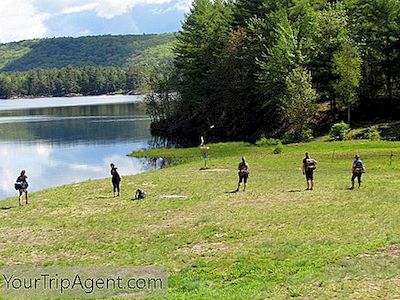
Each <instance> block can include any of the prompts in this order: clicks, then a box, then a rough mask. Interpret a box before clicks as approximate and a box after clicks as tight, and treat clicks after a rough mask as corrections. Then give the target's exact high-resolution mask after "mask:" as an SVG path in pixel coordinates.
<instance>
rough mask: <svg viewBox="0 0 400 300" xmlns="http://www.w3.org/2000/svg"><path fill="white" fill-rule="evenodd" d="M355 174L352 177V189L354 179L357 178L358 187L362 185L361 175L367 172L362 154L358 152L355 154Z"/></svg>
mask: <svg viewBox="0 0 400 300" xmlns="http://www.w3.org/2000/svg"><path fill="white" fill-rule="evenodd" d="M352 173H353V176H352V177H351V187H350V190H354V181H355V179H356V178H357V181H358V188H360V187H361V176H362V174H363V173H365V168H364V164H363V162H362V161H361V159H360V155H358V154H356V155H355V156H354V162H353V168H352Z"/></svg>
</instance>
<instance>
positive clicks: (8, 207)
mask: <svg viewBox="0 0 400 300" xmlns="http://www.w3.org/2000/svg"><path fill="white" fill-rule="evenodd" d="M12 208H15V207H14V206H7V207H0V209H1V210H10V209H12Z"/></svg>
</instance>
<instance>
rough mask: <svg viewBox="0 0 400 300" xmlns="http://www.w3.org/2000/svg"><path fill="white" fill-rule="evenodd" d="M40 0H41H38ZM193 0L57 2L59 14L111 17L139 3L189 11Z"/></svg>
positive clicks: (83, 0)
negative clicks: (93, 14)
mask: <svg viewBox="0 0 400 300" xmlns="http://www.w3.org/2000/svg"><path fill="white" fill-rule="evenodd" d="M36 1H38V2H39V1H40V0H36ZM191 2H192V0H98V1H93V0H86V1H85V0H82V1H75V0H61V1H58V2H57V5H58V9H59V11H58V12H57V14H71V13H79V12H83V11H94V12H95V13H96V15H97V16H98V17H101V18H105V19H111V18H113V17H116V16H119V15H122V14H125V13H127V12H129V11H130V10H131V9H132V8H133V7H134V6H136V5H139V4H148V5H150V4H153V5H154V4H155V5H157V4H168V3H171V6H170V7H169V8H167V10H168V11H171V10H183V11H188V9H189V7H190V4H191Z"/></svg>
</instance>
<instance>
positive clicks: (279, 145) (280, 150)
mask: <svg viewBox="0 0 400 300" xmlns="http://www.w3.org/2000/svg"><path fill="white" fill-rule="evenodd" d="M282 152H283V145H282V143H281V142H279V144H278V145H277V146H276V147H275V149H274V151H273V152H272V153H273V154H281V153H282Z"/></svg>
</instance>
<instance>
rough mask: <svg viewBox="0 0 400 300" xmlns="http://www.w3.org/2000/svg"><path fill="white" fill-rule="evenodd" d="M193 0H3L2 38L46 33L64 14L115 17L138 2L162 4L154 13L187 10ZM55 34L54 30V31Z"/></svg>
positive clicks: (15, 39)
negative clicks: (92, 13) (90, 14)
mask: <svg viewBox="0 0 400 300" xmlns="http://www.w3.org/2000/svg"><path fill="white" fill-rule="evenodd" d="M191 2H192V0H0V11H1V15H0V42H9V41H17V40H23V39H33V38H40V37H45V36H47V34H48V32H49V31H50V30H49V29H48V28H46V24H50V23H49V22H50V21H51V22H53V23H54V22H56V21H57V17H59V16H61V15H68V14H77V13H81V12H94V13H95V14H96V16H97V17H100V18H104V19H112V18H114V17H117V16H120V15H123V14H125V13H128V12H130V11H131V10H132V9H134V7H135V6H137V5H152V6H154V5H162V8H161V9H155V10H154V11H153V12H154V13H167V12H170V11H185V12H187V11H188V10H189V8H190V5H191ZM53 34H54V33H53Z"/></svg>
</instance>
